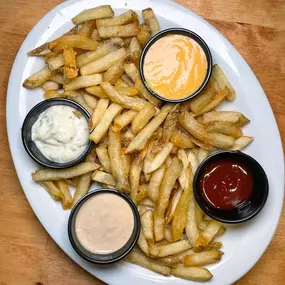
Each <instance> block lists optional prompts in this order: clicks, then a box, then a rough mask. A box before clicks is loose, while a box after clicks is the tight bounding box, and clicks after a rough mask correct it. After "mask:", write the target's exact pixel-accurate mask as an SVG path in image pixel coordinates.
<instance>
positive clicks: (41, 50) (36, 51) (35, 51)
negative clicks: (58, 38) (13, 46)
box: [28, 43, 50, 56]
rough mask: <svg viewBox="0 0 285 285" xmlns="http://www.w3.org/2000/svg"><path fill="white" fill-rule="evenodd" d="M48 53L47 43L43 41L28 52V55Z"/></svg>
mask: <svg viewBox="0 0 285 285" xmlns="http://www.w3.org/2000/svg"><path fill="white" fill-rule="evenodd" d="M48 53H50V49H49V43H44V44H42V45H41V46H39V47H37V48H35V49H33V50H31V51H29V52H28V55H29V56H45V55H47V54H48Z"/></svg>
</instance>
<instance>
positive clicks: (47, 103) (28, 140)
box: [22, 98, 93, 169]
mask: <svg viewBox="0 0 285 285" xmlns="http://www.w3.org/2000/svg"><path fill="white" fill-rule="evenodd" d="M58 105H65V106H69V107H72V108H74V109H75V110H77V111H79V112H80V113H81V114H82V115H83V116H84V118H85V119H86V120H87V122H88V120H89V118H90V115H89V113H88V111H87V110H86V109H85V108H83V107H82V106H81V105H80V104H78V103H76V102H74V101H72V100H69V99H64V98H52V99H48V100H44V101H42V102H40V103H39V104H37V105H36V106H35V107H33V108H32V109H31V111H30V112H29V113H28V114H27V116H26V118H25V120H24V123H23V126H22V141H23V145H24V147H25V149H26V151H27V153H28V154H29V155H30V157H31V158H32V159H33V160H35V161H36V162H37V163H39V164H41V165H43V166H45V167H49V168H56V169H61V168H68V167H71V166H74V165H75V164H77V163H79V162H81V161H82V160H84V158H85V157H86V156H87V155H88V154H89V153H90V151H91V149H92V146H93V142H92V141H91V140H89V142H88V144H87V146H86V149H85V151H84V152H83V153H82V154H81V155H80V156H79V157H77V158H76V159H73V160H71V161H68V162H64V163H59V162H54V161H52V160H49V159H47V158H46V157H45V156H44V155H43V154H42V153H41V152H40V150H39V149H38V148H37V146H36V144H35V143H34V142H33V141H32V126H33V125H34V123H35V122H36V120H37V119H38V117H39V115H40V114H41V113H43V112H44V111H45V110H46V109H47V108H49V107H52V106H58Z"/></svg>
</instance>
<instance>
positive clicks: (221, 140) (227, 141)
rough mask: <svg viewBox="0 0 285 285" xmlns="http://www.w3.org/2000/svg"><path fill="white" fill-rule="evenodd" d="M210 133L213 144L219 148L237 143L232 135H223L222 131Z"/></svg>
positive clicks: (226, 147)
mask: <svg viewBox="0 0 285 285" xmlns="http://www.w3.org/2000/svg"><path fill="white" fill-rule="evenodd" d="M208 135H209V137H210V139H211V145H213V146H215V147H218V148H225V149H228V148H230V147H232V146H233V145H234V143H235V139H234V138H233V137H231V136H227V135H223V134H220V133H209V134H208Z"/></svg>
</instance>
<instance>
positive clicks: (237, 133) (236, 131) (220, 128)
mask: <svg viewBox="0 0 285 285" xmlns="http://www.w3.org/2000/svg"><path fill="white" fill-rule="evenodd" d="M207 131H208V132H211V133H212V132H213V133H221V134H224V135H228V136H232V137H234V138H235V139H238V138H240V137H242V130H241V129H240V128H239V127H237V126H235V125H233V124H231V123H228V122H212V123H210V124H209V125H208V126H207Z"/></svg>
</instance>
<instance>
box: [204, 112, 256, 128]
mask: <svg viewBox="0 0 285 285" xmlns="http://www.w3.org/2000/svg"><path fill="white" fill-rule="evenodd" d="M211 122H227V123H230V124H234V125H236V126H237V127H243V126H245V125H246V124H248V123H249V122H250V121H249V119H247V118H246V117H245V116H244V115H243V114H241V113H239V112H233V111H212V112H208V113H205V114H204V115H203V124H209V123H211Z"/></svg>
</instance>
